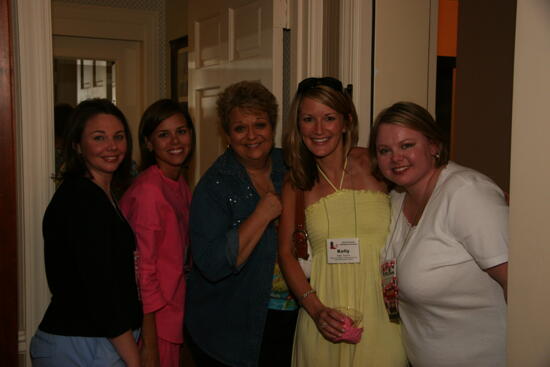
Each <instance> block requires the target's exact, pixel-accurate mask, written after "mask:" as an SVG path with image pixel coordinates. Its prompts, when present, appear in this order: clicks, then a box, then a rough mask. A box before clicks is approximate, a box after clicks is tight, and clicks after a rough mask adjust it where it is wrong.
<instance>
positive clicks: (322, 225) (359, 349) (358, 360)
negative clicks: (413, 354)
mask: <svg viewBox="0 0 550 367" xmlns="http://www.w3.org/2000/svg"><path fill="white" fill-rule="evenodd" d="M389 223H390V202H389V197H388V195H386V194H384V193H381V192H375V191H365V190H340V191H337V192H335V193H333V194H331V195H328V196H326V197H324V198H322V199H321V200H319V201H318V202H316V203H314V204H312V205H310V206H309V207H307V208H306V225H307V230H308V233H309V239H310V243H311V247H312V249H311V250H312V270H311V285H312V287H313V288H314V289H315V290H316V291H317V296H318V297H319V299H320V300H321V302H323V303H324V304H325V305H326V306H328V307H337V306H349V307H352V308H355V309H357V310H360V311H361V312H362V313H363V321H362V324H361V326H362V327H363V328H364V330H363V336H362V338H361V341H360V342H359V343H358V344H355V345H354V344H347V343H336V344H334V343H331V342H329V341H327V340H326V339H325V338H324V337H323V336H322V335H321V334H320V333H319V331H318V330H317V327H316V326H315V323H314V322H313V320H312V319H311V317H310V316H309V315H308V314H307V312H305V310H304V309H301V310H300V313H299V316H298V324H297V328H296V334H295V337H294V351H293V357H292V365H293V366H296V367H306V366H311V367H323V366H326V367H348V366H349V367H351V366H357V367H359V366H360V367H376V366H379V367H394V366H396V367H403V366H407V359H406V356H405V351H404V348H403V345H402V342H401V331H400V326H399V325H397V324H394V323H391V322H390V321H389V320H388V316H387V313H386V310H385V308H384V301H383V299H382V290H381V280H380V271H379V268H380V250H381V249H382V248H383V246H384V244H385V241H386V236H387V234H388V230H389ZM350 237H358V238H359V247H360V258H361V262H360V263H357V264H328V262H327V245H326V240H327V239H328V238H350Z"/></svg>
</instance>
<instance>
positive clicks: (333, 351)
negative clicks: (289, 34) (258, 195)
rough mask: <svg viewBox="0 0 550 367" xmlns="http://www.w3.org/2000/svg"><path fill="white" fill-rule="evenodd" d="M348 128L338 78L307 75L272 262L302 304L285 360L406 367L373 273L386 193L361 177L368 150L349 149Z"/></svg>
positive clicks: (352, 139) (290, 137) (385, 220)
mask: <svg viewBox="0 0 550 367" xmlns="http://www.w3.org/2000/svg"><path fill="white" fill-rule="evenodd" d="M357 126H358V121H357V113H356V112H355V107H354V105H353V102H352V100H351V97H350V96H349V94H348V93H347V92H346V91H345V90H344V89H343V87H342V84H341V82H340V81H339V80H337V79H334V78H328V77H325V78H308V79H305V80H304V81H302V82H301V83H300V84H299V86H298V91H297V93H296V95H295V97H294V100H293V103H292V107H291V114H290V122H289V124H288V130H287V131H286V132H285V138H284V143H283V150H284V152H285V161H286V163H287V164H288V165H289V169H290V172H289V175H288V179H287V181H286V182H285V185H284V187H283V196H282V202H283V212H282V214H281V221H280V227H279V261H280V264H281V268H282V269H283V273H284V275H285V278H286V280H287V283H288V285H289V287H290V289H291V290H292V292H293V293H294V294H295V295H296V297H297V298H298V300H299V301H300V303H301V304H302V306H303V307H302V309H301V310H300V314H299V317H298V324H297V329H296V334H295V339H294V350H293V365H294V366H301V367H302V366H406V365H407V361H406V358H405V354H404V351H403V347H402V344H401V339H400V330H399V326H398V325H396V324H392V323H391V322H390V321H389V319H388V317H387V315H386V313H385V310H384V304H383V300H382V290H381V277H380V273H379V270H378V269H379V253H380V249H381V248H382V247H383V246H384V243H385V240H386V236H387V233H388V227H389V220H390V208H389V198H388V196H387V194H386V186H385V184H384V183H383V182H381V181H379V180H377V179H375V178H374V177H373V176H372V175H371V174H370V169H371V166H370V159H369V155H368V152H367V150H366V149H364V148H357V147H355V145H356V143H357V135H358V132H357ZM297 206H298V208H299V209H298V210H296V207H297ZM301 206H303V207H304V208H305V226H306V228H307V232H308V236H309V241H310V244H311V277H310V281H309V282H308V279H307V278H306V275H305V273H304V271H303V270H302V268H301V267H300V265H299V262H298V260H297V259H296V257H295V249H294V243H293V232H294V230H295V226H296V219H297V212H298V214H299V212H300V207H301ZM337 308H338V309H339V310H338V309H337ZM342 308H343V310H342ZM346 310H347V311H350V310H355V311H356V314H357V315H358V317H359V318H362V320H363V321H362V324H361V325H359V324H358V323H357V324H355V325H352V321H353V320H351V319H350V318H349V317H348V315H347V314H346V313H347V312H346ZM355 321H358V320H355ZM361 327H362V328H363V335H362V336H361V335H360V333H361V329H360V328H361Z"/></svg>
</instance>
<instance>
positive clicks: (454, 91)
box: [0, 0, 550, 367]
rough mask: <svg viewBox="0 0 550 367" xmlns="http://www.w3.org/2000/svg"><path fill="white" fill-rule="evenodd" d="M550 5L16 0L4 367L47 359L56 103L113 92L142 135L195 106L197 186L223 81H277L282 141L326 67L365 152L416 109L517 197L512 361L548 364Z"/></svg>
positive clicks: (0, 150) (2, 209) (5, 203)
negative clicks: (149, 113) (375, 136)
mask: <svg viewBox="0 0 550 367" xmlns="http://www.w3.org/2000/svg"><path fill="white" fill-rule="evenodd" d="M549 15H550V4H549V3H548V2H544V1H540V0H525V1H515V0H506V1H502V0H490V1H482V2H480V1H471V0H418V1H414V2H412V1H410V0H391V1H386V0H368V1H364V0H256V1H252V0H229V1H225V0H150V1H140V0H0V37H1V39H2V41H1V42H0V81H1V82H0V141H1V142H2V144H0V156H1V157H2V159H1V160H0V171H1V172H2V173H3V176H4V178H3V179H2V180H0V181H1V182H0V218H1V219H2V220H1V221H0V243H1V244H0V293H2V294H4V300H3V301H2V302H0V315H1V316H0V317H1V319H2V321H1V324H2V327H1V328H0V356H1V358H2V360H3V361H5V362H3V365H6V366H20V367H24V366H30V365H31V364H30V357H29V353H28V348H29V343H30V338H31V337H32V335H33V333H34V332H35V330H36V327H37V325H38V323H39V322H40V320H41V317H42V315H43V313H44V310H45V308H46V307H47V305H48V302H49V291H48V286H47V282H46V278H45V273H44V258H43V251H42V248H43V240H42V228H41V223H42V216H43V213H44V210H45V208H46V206H47V205H48V202H49V200H50V199H51V197H52V195H53V193H54V191H55V181H54V180H53V179H52V177H55V148H56V146H55V136H54V107H55V106H56V105H58V104H62V103H65V104H70V105H72V106H74V105H76V104H77V103H78V102H79V101H81V100H83V99H86V98H89V97H92V96H100V97H104V98H109V99H110V100H112V101H113V102H115V103H116V105H117V106H119V107H120V108H121V109H122V110H123V111H124V113H125V114H126V115H127V117H128V120H129V123H130V127H131V130H132V134H133V137H134V141H137V126H138V124H139V117H140V116H141V113H142V112H143V110H144V108H145V107H146V106H148V105H149V104H150V103H151V102H153V101H155V100H157V99H159V98H172V99H174V100H177V101H178V102H182V103H186V104H187V105H188V108H189V111H190V113H191V115H192V116H193V119H194V123H195V126H196V139H197V147H196V153H195V156H194V159H193V161H192V163H191V165H190V167H189V170H188V172H187V179H188V181H189V182H190V184H191V186H193V185H194V184H195V183H196V182H197V181H198V179H199V178H200V177H201V175H202V174H203V173H204V172H205V170H206V168H207V167H209V166H210V164H211V163H212V162H213V160H214V159H215V158H216V157H217V156H218V155H219V154H220V153H221V152H223V149H224V147H225V146H226V142H225V141H224V139H223V136H222V135H220V134H219V133H215V132H216V131H217V127H216V126H217V117H216V113H215V100H216V97H217V95H218V94H219V93H220V91H221V90H223V89H224V88H225V87H226V86H227V85H229V84H231V83H233V82H235V81H238V80H259V81H261V82H262V83H263V84H264V85H266V86H267V87H268V89H270V90H271V91H272V93H273V94H274V95H275V96H276V98H277V100H278V101H280V113H279V115H280V116H281V117H280V118H279V121H278V128H277V131H276V135H275V142H276V145H277V146H281V139H282V130H283V126H284V124H285V118H284V116H285V115H286V114H288V110H289V105H290V99H291V96H292V91H293V90H295V88H296V86H297V85H298V82H299V81H300V80H302V79H304V78H306V77H309V76H334V77H337V78H339V79H341V80H342V81H343V83H344V84H345V85H349V88H350V89H351V90H352V93H353V101H354V103H355V105H356V106H357V110H358V111H357V112H358V115H359V121H360V132H359V145H361V146H366V145H367V142H368V136H369V131H370V127H371V125H372V121H373V119H374V117H375V116H376V114H377V113H378V112H380V111H381V110H382V109H383V108H384V107H386V106H388V105H390V104H391V103H394V102H397V101H401V100H409V101H413V102H416V103H418V104H420V105H422V106H424V107H426V108H427V109H428V110H429V111H430V112H431V113H432V114H434V115H435V116H436V117H437V119H438V120H440V121H445V124H446V126H447V130H448V134H449V137H450V141H451V158H452V160H454V161H456V162H458V163H460V164H464V165H466V166H469V167H472V168H475V169H476V170H478V171H480V172H482V173H484V174H486V175H487V176H489V177H490V178H492V179H493V180H494V181H495V182H496V183H497V185H498V186H499V187H500V188H501V189H502V190H504V191H505V192H506V193H508V194H509V198H510V201H509V203H510V204H509V205H510V224H509V234H510V271H509V282H508V287H509V288H508V335H507V343H508V344H507V347H508V355H507V358H508V364H509V365H510V366H544V365H548V363H550V354H549V352H548V343H547V341H548V340H549V337H550V332H549V330H550V317H549V316H547V312H546V310H547V309H548V308H550V295H549V294H548V292H544V291H541V290H544V289H545V287H546V282H545V280H546V279H548V278H549V277H550V270H549V268H548V267H547V266H545V260H550V248H549V247H548V246H545V245H544V243H547V242H548V240H547V238H549V237H550V227H549V226H548V225H545V220H544V219H545V214H546V210H545V209H546V206H547V205H545V204H547V203H549V202H550V194H549V191H548V190H547V189H546V186H547V185H545V183H546V182H548V180H550V165H549V164H548V162H547V159H546V154H545V153H546V152H545V150H544V148H545V146H547V145H548V144H547V142H546V139H545V137H546V136H548V134H550V126H549V125H548V123H546V122H547V121H548V117H547V113H546V108H545V105H546V104H547V103H548V101H549V100H550V89H549V88H548V85H549V84H550V70H549V68H548V65H550V44H549V43H548V42H547V39H548V37H547V35H548V34H550V16H549ZM137 151H138V150H137V149H135V152H136V153H135V154H134V159H136V160H137V159H139V158H138V155H137ZM186 365H188V364H186Z"/></svg>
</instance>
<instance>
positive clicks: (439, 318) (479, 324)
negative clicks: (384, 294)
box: [382, 162, 508, 367]
mask: <svg viewBox="0 0 550 367" xmlns="http://www.w3.org/2000/svg"><path fill="white" fill-rule="evenodd" d="M391 197H392V224H391V227H390V228H391V229H392V235H390V236H389V237H388V243H387V245H386V248H385V249H383V251H382V258H383V260H384V259H391V258H393V257H396V258H397V276H398V281H399V298H400V300H399V302H400V303H399V312H400V315H401V319H402V323H403V326H404V342H405V347H406V350H407V355H408V357H409V360H410V362H411V363H412V365H413V366H415V367H422V366H438V367H451V366H452V367H458V366H464V367H465V366H468V367H471V366H499V367H500V366H505V365H506V302H505V299H504V294H503V290H502V288H501V286H500V285H499V284H498V283H497V282H496V281H495V280H493V279H492V278H491V277H490V276H489V275H488V274H487V273H486V272H485V271H484V270H483V269H487V268H490V267H493V266H496V265H499V264H502V263H505V262H507V261H508V206H507V204H506V201H505V198H504V194H503V192H502V190H500V189H499V188H498V187H497V186H496V185H495V184H494V183H493V182H492V181H491V180H490V179H489V178H488V177H486V176H484V175H483V174H481V173H479V172H476V171H474V170H472V169H469V168H466V167H462V166H460V165H458V164H456V163H453V162H449V163H448V165H447V166H446V167H445V168H444V169H443V170H442V172H441V174H440V176H439V178H438V182H437V184H436V186H435V188H434V191H433V193H432V195H431V197H430V199H429V202H428V204H427V206H426V208H425V209H424V212H423V214H422V217H421V218H420V220H419V222H418V225H417V226H415V227H412V228H411V229H410V230H409V228H410V225H409V223H408V222H407V219H406V217H405V216H404V215H403V214H401V215H400V214H399V213H400V212H401V211H402V203H403V200H404V197H405V195H404V193H398V192H395V191H394V192H392V194H391ZM407 236H408V237H409V239H408V241H406V243H405V245H404V246H403V244H404V242H405V238H406V237H407Z"/></svg>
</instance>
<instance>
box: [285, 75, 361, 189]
mask: <svg viewBox="0 0 550 367" xmlns="http://www.w3.org/2000/svg"><path fill="white" fill-rule="evenodd" d="M304 98H310V99H313V100H314V101H317V102H319V103H322V104H324V105H325V106H328V107H330V108H332V109H333V110H335V111H336V112H338V113H340V114H342V115H343V117H344V126H345V129H346V132H345V133H343V141H344V151H345V153H346V154H347V153H348V152H349V151H350V150H351V148H352V147H354V146H356V145H357V140H358V136H359V132H358V122H357V112H356V111H355V106H354V105H353V101H352V99H351V96H350V95H349V94H348V93H347V92H346V91H344V89H343V88H342V83H341V82H340V81H339V80H337V79H334V78H328V77H325V78H307V79H305V80H303V81H302V82H301V83H300V85H299V86H298V90H297V92H296V95H295V96H294V99H293V100H292V105H291V107H290V114H289V118H288V123H287V124H286V131H285V133H284V138H283V154H284V157H285V162H286V164H287V165H288V166H289V168H290V171H289V178H290V181H291V182H292V184H293V185H294V186H295V187H297V188H299V189H301V190H305V191H307V190H311V188H312V187H313V185H314V184H315V183H316V182H317V181H319V173H318V172H317V166H316V163H315V157H314V156H313V154H312V153H311V152H310V151H309V149H308V148H307V147H306V145H305V144H304V142H303V140H302V134H301V133H300V126H299V121H300V105H301V103H302V100H303V99H304Z"/></svg>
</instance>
